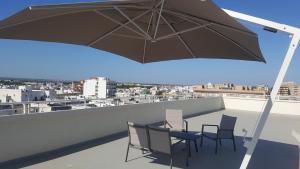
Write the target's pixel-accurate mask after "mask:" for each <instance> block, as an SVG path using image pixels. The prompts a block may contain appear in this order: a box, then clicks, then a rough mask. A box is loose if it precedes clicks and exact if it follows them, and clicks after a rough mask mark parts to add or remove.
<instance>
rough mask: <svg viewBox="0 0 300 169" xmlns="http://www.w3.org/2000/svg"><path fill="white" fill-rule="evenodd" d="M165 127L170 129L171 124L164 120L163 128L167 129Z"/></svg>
mask: <svg viewBox="0 0 300 169" xmlns="http://www.w3.org/2000/svg"><path fill="white" fill-rule="evenodd" d="M167 125H168V127H170V128H172V126H171V124H170V123H169V122H168V121H167V120H165V121H164V127H165V128H167Z"/></svg>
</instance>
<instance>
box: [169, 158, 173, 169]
mask: <svg viewBox="0 0 300 169" xmlns="http://www.w3.org/2000/svg"><path fill="white" fill-rule="evenodd" d="M172 167H173V157H172V156H171V157H170V168H171V169H172Z"/></svg>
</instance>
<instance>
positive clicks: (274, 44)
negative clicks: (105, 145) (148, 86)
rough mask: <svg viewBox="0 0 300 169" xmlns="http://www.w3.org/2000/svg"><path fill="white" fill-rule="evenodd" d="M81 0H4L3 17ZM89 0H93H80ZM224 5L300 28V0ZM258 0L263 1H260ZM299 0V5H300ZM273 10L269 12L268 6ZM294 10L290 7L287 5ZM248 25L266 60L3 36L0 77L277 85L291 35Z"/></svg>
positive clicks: (291, 74) (293, 70) (292, 75)
mask: <svg viewBox="0 0 300 169" xmlns="http://www.w3.org/2000/svg"><path fill="white" fill-rule="evenodd" d="M71 2H79V1H78V0H77V1H75V0H55V1H49V0H39V1H38V0H30V1H26V2H20V1H16V0H12V1H9V2H8V1H6V2H0V19H4V18H7V17H8V16H10V15H12V14H14V13H16V12H18V11H20V10H21V9H23V8H25V7H27V6H30V5H42V4H49V3H71ZM81 2H88V0H85V1H83V0H81ZM214 2H216V3H217V4H218V5H219V6H221V7H224V8H230V9H232V10H236V11H239V12H244V13H247V14H250V15H255V16H259V17H263V18H266V19H270V20H274V21H277V22H281V23H284V24H289V25H293V26H296V27H300V23H299V22H298V21H297V17H296V16H299V14H300V12H299V10H297V4H299V5H300V3H299V2H297V1H295V0H294V1H292V0H290V1H288V2H272V6H271V7H270V5H269V4H268V2H260V1H243V2H223V1H221V0H216V1H214ZM257 2H260V5H258V3H257ZM299 5H298V6H299ZM266 6H268V7H269V10H268V11H266V10H265V7H266ZM286 9H289V10H286ZM245 25H246V26H247V27H248V28H250V29H251V30H253V31H254V32H257V33H258V35H259V39H260V44H261V49H262V51H263V54H264V56H265V58H266V60H267V64H263V63H256V62H249V61H248V62H245V61H231V60H209V59H188V60H178V61H168V62H159V63H150V64H145V65H143V64H139V63H136V62H134V61H130V60H128V59H126V58H124V57H120V56H117V55H113V54H110V53H107V52H103V51H99V50H95V49H92V48H87V47H82V46H77V45H66V44H58V43H46V42H32V41H15V40H3V39H1V40H0V59H1V60H2V62H1V63H0V72H1V73H0V76H6V77H19V78H41V79H44V78H45V79H57V80H81V79H87V78H90V77H92V76H99V75H100V76H106V77H110V78H111V79H114V80H116V81H120V82H140V83H167V84H199V83H208V82H211V83H220V82H228V83H235V84H249V85H257V84H268V85H272V84H273V81H274V80H275V77H276V74H277V71H278V69H279V67H280V65H281V62H282V59H283V57H284V54H285V52H286V49H287V46H288V41H289V39H288V38H286V36H285V35H284V34H282V33H278V34H275V35H276V36H274V34H273V33H269V32H266V31H263V30H262V29H261V28H258V27H256V26H253V25H249V24H247V23H245ZM299 61H300V57H299V52H296V55H295V57H294V60H293V62H292V64H291V67H290V69H289V71H288V74H287V77H286V79H285V81H295V82H296V83H299V82H300V77H299V76H298V75H297V72H299V69H298V68H297V65H296V64H297V63H299Z"/></svg>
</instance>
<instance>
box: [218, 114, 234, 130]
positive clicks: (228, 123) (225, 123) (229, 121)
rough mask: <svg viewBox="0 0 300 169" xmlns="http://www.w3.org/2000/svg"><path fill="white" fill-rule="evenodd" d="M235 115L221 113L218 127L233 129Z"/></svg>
mask: <svg viewBox="0 0 300 169" xmlns="http://www.w3.org/2000/svg"><path fill="white" fill-rule="evenodd" d="M236 119H237V117H232V116H227V115H224V114H223V115H222V120H221V123H220V129H221V130H222V129H223V130H234V127H235V123H236Z"/></svg>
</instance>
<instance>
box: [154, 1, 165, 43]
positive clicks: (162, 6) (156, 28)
mask: <svg viewBox="0 0 300 169" xmlns="http://www.w3.org/2000/svg"><path fill="white" fill-rule="evenodd" d="M164 2H165V0H161V6H160V11H159V14H158V20H157V24H156V27H155V32H154V37H153V38H154V39H155V38H156V34H157V31H158V27H159V22H160V18H161V12H162V10H163V8H164Z"/></svg>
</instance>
